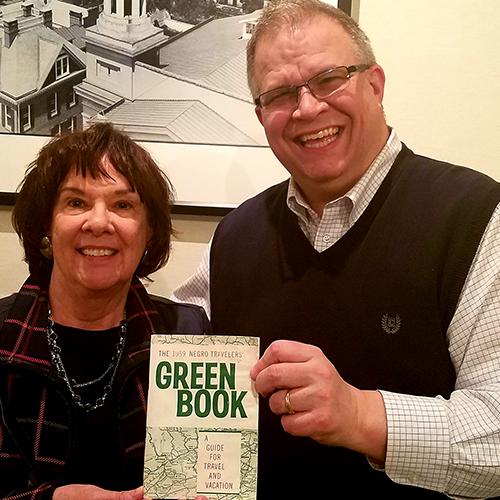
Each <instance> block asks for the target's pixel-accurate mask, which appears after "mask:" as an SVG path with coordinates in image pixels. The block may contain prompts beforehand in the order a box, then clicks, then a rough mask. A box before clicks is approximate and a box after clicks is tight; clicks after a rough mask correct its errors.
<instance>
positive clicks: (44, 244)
mask: <svg viewBox="0 0 500 500" xmlns="http://www.w3.org/2000/svg"><path fill="white" fill-rule="evenodd" d="M40 253H41V254H42V255H43V256H44V257H45V258H46V259H48V260H52V259H53V258H54V254H53V253H52V242H51V241H50V238H49V237H48V236H44V237H43V238H42V241H40Z"/></svg>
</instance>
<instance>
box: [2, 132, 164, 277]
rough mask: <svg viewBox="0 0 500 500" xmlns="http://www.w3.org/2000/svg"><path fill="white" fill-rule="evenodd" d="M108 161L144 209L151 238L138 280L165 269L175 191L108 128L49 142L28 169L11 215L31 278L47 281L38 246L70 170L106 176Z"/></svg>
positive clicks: (138, 150)
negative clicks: (104, 160)
mask: <svg viewBox="0 0 500 500" xmlns="http://www.w3.org/2000/svg"><path fill="white" fill-rule="evenodd" d="M103 156H107V158H108V159H109V161H110V163H111V164H112V165H113V167H114V168H115V169H116V171H117V172H119V173H120V174H122V175H123V176H124V177H125V178H126V179H127V181H128V182H129V184H130V187H131V188H132V189H133V190H134V191H135V192H137V193H138V194H139V196H140V198H141V200H142V202H143V203H144V205H145V207H146V211H147V214H148V222H149V225H150V227H151V230H152V231H151V233H152V236H151V239H150V241H149V243H148V247H147V252H146V253H145V255H144V257H143V259H142V260H141V262H140V264H139V266H138V268H137V270H136V275H137V276H139V277H146V276H148V275H149V274H151V273H153V272H155V271H157V270H158V269H160V268H161V267H162V266H164V265H165V264H166V262H167V260H168V256H169V253H170V243H171V236H172V220H171V217H170V212H171V209H172V206H173V203H174V189H173V187H172V184H171V183H170V181H169V179H168V178H167V176H166V175H165V174H164V173H163V172H162V170H161V169H160V167H159V166H158V165H157V164H156V162H155V161H154V160H153V158H152V157H151V155H150V154H149V153H148V152H147V151H146V150H145V149H144V148H143V147H142V146H140V145H139V144H137V143H136V142H134V141H133V140H132V139H130V138H129V137H128V136H127V135H125V134H123V133H122V132H120V131H118V130H117V129H116V128H114V127H113V125H112V124H110V123H98V124H95V125H92V126H91V127H89V128H88V129H86V130H83V131H81V132H74V133H72V134H68V135H64V136H61V137H57V138H54V139H52V140H51V141H50V142H49V143H48V144H46V145H45V146H44V147H43V148H42V149H41V150H40V151H39V153H38V156H37V158H36V159H35V160H34V161H33V162H32V163H31V164H30V165H29V166H28V169H27V170H26V175H25V177H24V179H23V181H22V183H21V186H20V191H19V194H18V196H17V199H16V204H15V206H14V211H13V214H12V223H13V226H14V229H15V230H16V232H17V234H18V235H19V237H20V239H21V241H22V243H23V245H24V252H25V260H26V262H27V263H28V265H29V269H30V273H31V274H32V275H36V276H48V275H50V273H51V271H52V261H50V260H48V259H46V258H45V257H42V255H41V253H40V249H39V248H40V241H41V240H42V238H43V237H44V236H46V234H47V232H48V231H49V229H50V226H51V223H52V216H53V211H54V206H55V203H56V200H57V198H58V195H59V190H60V187H61V184H62V183H63V181H64V180H65V179H66V177H67V175H68V173H69V172H70V171H72V169H76V173H77V174H78V175H82V176H83V177H85V176H87V175H90V176H91V177H92V178H94V179H97V178H99V177H101V176H105V177H109V175H108V174H107V173H106V171H105V170H104V169H103V167H102V163H101V160H102V158H103Z"/></svg>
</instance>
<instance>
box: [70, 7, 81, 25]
mask: <svg viewBox="0 0 500 500" xmlns="http://www.w3.org/2000/svg"><path fill="white" fill-rule="evenodd" d="M82 19H83V14H82V13H81V12H74V11H72V10H70V11H69V25H70V26H83V22H82Z"/></svg>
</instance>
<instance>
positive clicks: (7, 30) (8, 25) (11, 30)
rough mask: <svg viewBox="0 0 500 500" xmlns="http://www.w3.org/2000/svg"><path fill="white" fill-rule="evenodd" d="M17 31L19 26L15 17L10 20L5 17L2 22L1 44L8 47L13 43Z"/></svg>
mask: <svg viewBox="0 0 500 500" xmlns="http://www.w3.org/2000/svg"><path fill="white" fill-rule="evenodd" d="M18 33H19V26H18V24H17V19H14V20H12V21H7V20H6V19H5V20H4V22H3V44H4V46H5V47H6V48H9V47H10V46H11V45H12V44H13V43H14V40H15V39H16V36H17V34H18Z"/></svg>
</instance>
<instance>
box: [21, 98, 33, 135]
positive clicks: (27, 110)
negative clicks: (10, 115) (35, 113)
mask: <svg viewBox="0 0 500 500" xmlns="http://www.w3.org/2000/svg"><path fill="white" fill-rule="evenodd" d="M32 127H33V121H32V113H31V104H28V105H27V106H25V107H23V108H21V130H22V131H23V132H26V131H27V130H29V129H30V128H32Z"/></svg>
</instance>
